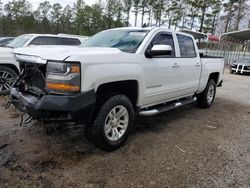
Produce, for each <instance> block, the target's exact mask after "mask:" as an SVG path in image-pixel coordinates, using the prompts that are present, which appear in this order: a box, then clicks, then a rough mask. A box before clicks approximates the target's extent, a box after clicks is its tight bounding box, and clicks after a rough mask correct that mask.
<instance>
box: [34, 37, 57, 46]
mask: <svg viewBox="0 0 250 188" xmlns="http://www.w3.org/2000/svg"><path fill="white" fill-rule="evenodd" d="M30 45H60V38H58V37H36V38H35V39H34V40H33V41H32V42H31V43H30Z"/></svg>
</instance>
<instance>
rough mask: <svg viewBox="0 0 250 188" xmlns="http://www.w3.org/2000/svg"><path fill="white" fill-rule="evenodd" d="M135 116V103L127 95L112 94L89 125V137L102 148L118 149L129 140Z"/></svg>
mask: <svg viewBox="0 0 250 188" xmlns="http://www.w3.org/2000/svg"><path fill="white" fill-rule="evenodd" d="M134 117H135V113H134V109H133V105H132V104H131V102H130V100H129V99H128V98H127V97H126V96H125V95H115V96H112V97H110V98H109V99H107V100H106V101H105V102H104V103H103V105H101V107H100V110H99V111H98V112H97V115H96V118H95V120H94V122H93V124H92V126H90V127H88V129H89V130H88V132H87V134H90V135H88V138H91V141H92V142H93V143H94V144H95V145H96V146H97V147H98V148H100V149H102V150H106V151H113V150H116V149H118V148H119V147H120V146H122V145H123V143H124V142H125V141H126V140H127V138H128V136H129V133H130V132H131V130H132V127H133V123H134Z"/></svg>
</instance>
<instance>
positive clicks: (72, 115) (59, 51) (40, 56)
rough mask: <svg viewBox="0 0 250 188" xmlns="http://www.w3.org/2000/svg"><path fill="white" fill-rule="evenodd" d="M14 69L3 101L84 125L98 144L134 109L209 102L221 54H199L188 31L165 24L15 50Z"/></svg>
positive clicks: (111, 139)
mask: <svg viewBox="0 0 250 188" xmlns="http://www.w3.org/2000/svg"><path fill="white" fill-rule="evenodd" d="M14 53H15V58H16V59H17V61H19V62H20V67H21V75H20V76H19V78H18V79H17V80H16V82H15V84H14V86H13V88H12V89H11V92H10V102H9V104H10V103H12V104H14V106H15V107H16V108H17V109H18V110H19V111H21V112H22V113H26V114H28V115H29V116H30V117H31V118H33V119H36V120H38V121H42V122H44V123H50V122H60V121H62V122H73V123H76V124H85V125H86V131H85V132H86V136H87V138H89V139H90V140H91V141H92V142H93V143H94V144H95V145H96V146H97V147H98V148H100V149H103V150H107V151H112V150H115V149H117V148H119V147H120V146H121V145H123V144H124V142H125V141H126V140H127V138H128V136H129V134H130V132H131V130H132V128H133V124H134V120H135V117H136V115H140V116H152V115H156V114H159V113H161V112H165V111H167V110H171V109H174V108H177V107H179V106H182V105H185V104H190V103H194V102H196V103H197V105H198V106H199V107H201V108H209V107H210V106H211V105H212V104H213V102H214V99H215V93H216V87H217V86H221V84H222V77H223V71H224V60H223V59H220V58H204V59H201V58H200V56H199V53H198V49H197V46H196V44H195V41H194V38H193V36H191V35H189V34H185V33H181V32H176V31H171V30H168V29H165V28H117V29H111V30H106V31H102V32H100V33H98V34H96V35H95V36H93V37H92V38H90V39H89V40H88V41H87V42H86V43H84V45H83V46H81V47H51V46H50V47H46V46H44V47H32V48H22V49H16V50H15V51H14Z"/></svg>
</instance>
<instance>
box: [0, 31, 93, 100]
mask: <svg viewBox="0 0 250 188" xmlns="http://www.w3.org/2000/svg"><path fill="white" fill-rule="evenodd" d="M87 39H88V37H84V36H77V35H66V34H58V35H48V34H24V35H20V36H19V37H17V38H15V39H14V40H13V41H11V42H10V43H9V44H7V45H6V46H5V47H0V95H6V94H8V93H9V89H10V87H11V85H12V84H13V83H14V81H15V79H16V78H17V77H18V74H19V71H20V67H19V63H18V62H17V61H16V60H15V58H14V55H13V49H15V48H20V47H27V46H37V45H71V46H79V45H80V44H83V43H84V42H85V41H86V40H87Z"/></svg>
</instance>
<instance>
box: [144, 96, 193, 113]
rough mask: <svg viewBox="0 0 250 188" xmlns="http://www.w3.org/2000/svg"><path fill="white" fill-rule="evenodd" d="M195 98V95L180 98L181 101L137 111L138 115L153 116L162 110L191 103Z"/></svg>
mask: <svg viewBox="0 0 250 188" xmlns="http://www.w3.org/2000/svg"><path fill="white" fill-rule="evenodd" d="M196 100H197V99H196V97H192V98H188V99H184V100H181V101H178V102H174V103H170V104H167V105H166V106H163V107H160V108H157V109H151V110H142V111H140V112H139V115H140V116H153V115H156V114H160V113H162V112H166V111H169V110H173V109H175V108H178V107H180V106H184V105H187V104H190V103H193V102H195V101H196Z"/></svg>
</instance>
